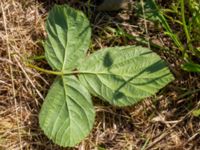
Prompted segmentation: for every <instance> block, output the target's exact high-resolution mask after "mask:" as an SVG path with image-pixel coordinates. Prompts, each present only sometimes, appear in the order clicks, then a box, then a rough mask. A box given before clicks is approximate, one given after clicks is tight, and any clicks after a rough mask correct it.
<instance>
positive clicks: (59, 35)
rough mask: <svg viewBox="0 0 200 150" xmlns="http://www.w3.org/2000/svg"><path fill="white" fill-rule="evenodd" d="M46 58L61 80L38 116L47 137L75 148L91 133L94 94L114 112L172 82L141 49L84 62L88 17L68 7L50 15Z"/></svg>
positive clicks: (108, 51) (113, 51) (105, 52)
mask: <svg viewBox="0 0 200 150" xmlns="http://www.w3.org/2000/svg"><path fill="white" fill-rule="evenodd" d="M46 29H47V33H48V37H47V39H46V41H45V42H44V48H45V56H46V59H47V61H48V63H49V64H50V66H51V67H52V69H53V70H54V71H47V70H44V69H39V68H37V67H35V68H36V69H38V70H40V71H45V72H47V73H52V74H55V75H58V76H57V78H56V79H55V81H54V83H53V84H52V86H51V89H50V90H49V92H48V94H47V96H46V98H45V102H44V103H43V105H42V108H41V112H40V115H39V124H40V127H41V128H42V130H43V131H44V133H45V134H46V135H47V136H48V137H49V138H50V139H52V140H53V141H54V142H55V143H56V144H58V145H61V146H64V147H67V146H69V147H72V146H75V145H76V144H78V143H79V142H80V141H81V140H82V139H84V137H86V136H87V135H88V134H89V132H90V130H91V129H92V126H93V123H94V118H95V111H94V108H93V105H92V101H91V97H90V94H89V92H90V93H92V94H94V95H95V96H98V97H99V98H102V99H103V100H106V101H108V102H109V103H111V104H114V105H116V106H127V105H132V104H135V103H137V102H139V101H141V100H142V99H143V98H145V97H148V96H151V95H153V94H155V93H156V92H158V91H159V89H161V88H162V87H164V86H165V85H167V84H168V83H169V82H171V81H172V80H173V79H174V77H173V75H172V74H171V73H170V71H169V69H168V68H167V66H166V64H165V62H164V61H162V60H161V58H160V57H159V56H158V55H157V54H155V53H154V52H152V51H151V50H149V49H147V48H143V47H136V46H124V47H112V48H105V49H102V50H99V51H98V52H95V53H94V54H92V55H90V56H89V57H86V51H87V49H88V47H89V44H90V34H91V29H90V25H89V21H88V20H87V18H86V16H85V15H84V14H83V13H82V12H80V11H77V10H74V9H73V8H71V7H69V6H66V5H64V6H58V5H56V6H54V7H53V9H52V10H51V11H50V13H49V16H48V19H47V23H46Z"/></svg>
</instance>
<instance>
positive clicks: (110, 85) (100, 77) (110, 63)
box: [78, 46, 174, 106]
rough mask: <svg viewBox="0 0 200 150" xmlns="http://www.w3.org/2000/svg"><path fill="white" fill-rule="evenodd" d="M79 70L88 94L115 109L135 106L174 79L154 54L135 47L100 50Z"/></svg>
mask: <svg viewBox="0 0 200 150" xmlns="http://www.w3.org/2000/svg"><path fill="white" fill-rule="evenodd" d="M91 64H92V65H91ZM78 69H79V71H80V72H84V73H81V74H80V75H79V79H80V81H81V83H83V84H84V85H85V87H87V89H88V90H89V91H90V92H91V93H93V94H94V95H96V96H98V97H100V98H102V99H104V100H106V101H108V102H109V103H111V104H113V105H117V106H127V105H132V104H135V103H137V102H139V101H141V100H142V99H143V98H146V97H148V96H151V95H153V94H155V93H156V92H158V91H159V90H160V89H161V88H163V87H164V86H165V85H167V84H168V83H169V82H171V81H172V80H173V79H174V77H173V75H172V74H171V73H170V71H169V69H168V68H167V66H166V64H165V63H164V61H162V60H161V58H160V57H159V56H158V55H157V54H156V53H154V52H152V51H151V50H149V49H147V48H143V47H136V46H126V47H112V48H105V49H102V50H100V51H98V52H96V53H94V54H92V55H91V56H89V57H88V58H86V59H85V60H84V63H82V64H81V66H80V67H79V68H78Z"/></svg>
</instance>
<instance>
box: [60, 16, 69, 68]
mask: <svg viewBox="0 0 200 150" xmlns="http://www.w3.org/2000/svg"><path fill="white" fill-rule="evenodd" d="M66 14H67V13H66ZM65 17H66V26H67V27H66V28H67V29H68V31H69V24H68V21H67V19H68V16H67V15H65ZM68 35H69V32H67V36H66V38H67V40H66V44H65V47H64V48H65V50H64V52H65V56H64V60H63V66H62V71H61V72H64V69H65V63H66V60H67V59H66V58H67V49H66V47H67V46H68V39H69V38H68Z"/></svg>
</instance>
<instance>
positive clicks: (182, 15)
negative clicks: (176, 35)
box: [181, 0, 193, 51]
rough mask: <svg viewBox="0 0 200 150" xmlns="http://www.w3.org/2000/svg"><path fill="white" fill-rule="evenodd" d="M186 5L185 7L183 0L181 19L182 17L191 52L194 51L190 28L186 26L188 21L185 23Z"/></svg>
mask: <svg viewBox="0 0 200 150" xmlns="http://www.w3.org/2000/svg"><path fill="white" fill-rule="evenodd" d="M184 5H185V3H184V0H181V17H182V22H183V29H184V31H185V35H186V38H187V44H188V48H189V50H191V51H193V47H192V45H191V38H190V35H189V32H188V28H187V25H186V21H185V6H184Z"/></svg>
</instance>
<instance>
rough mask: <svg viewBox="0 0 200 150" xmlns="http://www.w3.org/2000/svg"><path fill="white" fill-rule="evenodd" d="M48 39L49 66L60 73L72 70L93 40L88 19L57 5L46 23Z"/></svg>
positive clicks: (68, 8)
mask: <svg viewBox="0 0 200 150" xmlns="http://www.w3.org/2000/svg"><path fill="white" fill-rule="evenodd" d="M46 31H47V34H48V38H47V39H46V41H45V42H44V49H45V56H46V59H47V61H48V63H49V65H50V66H51V67H52V68H53V69H54V70H58V71H64V70H72V69H74V68H75V67H76V66H77V65H78V63H79V60H80V58H82V57H84V56H85V54H86V52H87V50H88V47H89V44H90V38H91V28H90V24H89V21H88V19H87V17H86V16H85V15H84V14H83V13H82V12H80V11H78V10H75V9H73V8H71V7H69V6H67V5H64V6H60V5H55V6H54V7H53V9H52V10H51V11H50V12H49V15H48V19H47V22H46Z"/></svg>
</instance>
